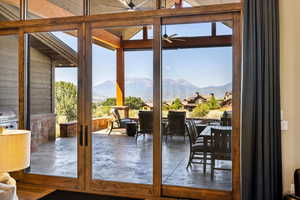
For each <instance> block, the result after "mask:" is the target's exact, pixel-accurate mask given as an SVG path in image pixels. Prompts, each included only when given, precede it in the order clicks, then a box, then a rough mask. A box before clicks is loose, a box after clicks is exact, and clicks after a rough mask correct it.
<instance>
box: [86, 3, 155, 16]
mask: <svg viewBox="0 0 300 200" xmlns="http://www.w3.org/2000/svg"><path fill="white" fill-rule="evenodd" d="M155 5H156V0H91V14H92V15H95V14H104V13H120V12H132V11H142V10H153V9H155Z"/></svg>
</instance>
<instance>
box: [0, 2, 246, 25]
mask: <svg viewBox="0 0 300 200" xmlns="http://www.w3.org/2000/svg"><path fill="white" fill-rule="evenodd" d="M9 1H11V0H9ZM14 1H15V0H14ZM242 8H243V5H242V4H241V3H230V4H219V5H208V6H199V7H191V8H180V9H176V8H175V9H173V8H172V9H158V10H146V11H144V10H142V11H135V12H123V13H112V14H98V15H91V16H74V17H61V18H55V19H53V18H52V19H36V20H28V21H22V22H21V21H9V22H8V21H3V22H0V30H3V29H10V28H21V27H39V26H45V25H48V26H50V25H52V26H54V27H55V26H57V25H66V24H75V23H83V22H98V23H99V22H101V23H102V24H103V26H108V25H109V24H112V23H113V22H118V20H120V21H121V22H122V24H123V25H124V26H126V25H127V24H130V25H132V26H134V25H137V26H138V25H140V24H138V23H137V24H133V23H131V20H137V19H138V20H137V21H139V20H145V19H149V18H153V17H158V16H159V17H166V18H165V19H174V18H171V17H175V18H178V17H179V16H187V15H188V16H192V17H194V16H209V15H210V16H214V15H213V14H216V17H211V18H215V20H216V21H224V20H231V19H232V18H226V19H219V18H218V15H220V14H222V15H227V16H231V13H232V12H235V11H238V12H240V11H241V10H242ZM168 17H170V18H168ZM216 18H218V19H216ZM173 21H176V20H173ZM199 21H201V17H200V19H199V20H198V21H196V22H199ZM186 23H187V22H186ZM119 24H120V23H119Z"/></svg>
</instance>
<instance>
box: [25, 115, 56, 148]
mask: <svg viewBox="0 0 300 200" xmlns="http://www.w3.org/2000/svg"><path fill="white" fill-rule="evenodd" d="M55 123H56V116H55V114H53V113H48V114H37V115H31V151H32V152H35V151H36V150H37V148H38V146H39V145H40V144H43V143H47V142H49V141H54V140H55V138H56V133H55V132H56V130H55Z"/></svg>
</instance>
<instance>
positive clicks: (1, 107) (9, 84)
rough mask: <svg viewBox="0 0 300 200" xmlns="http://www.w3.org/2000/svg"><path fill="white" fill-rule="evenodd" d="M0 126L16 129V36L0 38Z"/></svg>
mask: <svg viewBox="0 0 300 200" xmlns="http://www.w3.org/2000/svg"><path fill="white" fill-rule="evenodd" d="M0 46H1V49H0V72H1V73H0V126H2V127H4V128H8V129H17V128H18V105H19V103H18V100H19V93H18V91H19V90H18V82H19V79H18V77H19V76H18V68H19V67H18V46H19V45H18V36H17V35H9V36H0Z"/></svg>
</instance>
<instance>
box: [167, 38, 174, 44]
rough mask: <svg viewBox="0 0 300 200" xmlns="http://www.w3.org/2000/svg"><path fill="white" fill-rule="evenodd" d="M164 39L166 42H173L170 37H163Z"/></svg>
mask: <svg viewBox="0 0 300 200" xmlns="http://www.w3.org/2000/svg"><path fill="white" fill-rule="evenodd" d="M165 40H166V41H167V42H169V43H171V44H172V43H173V41H172V40H170V38H165Z"/></svg>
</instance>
